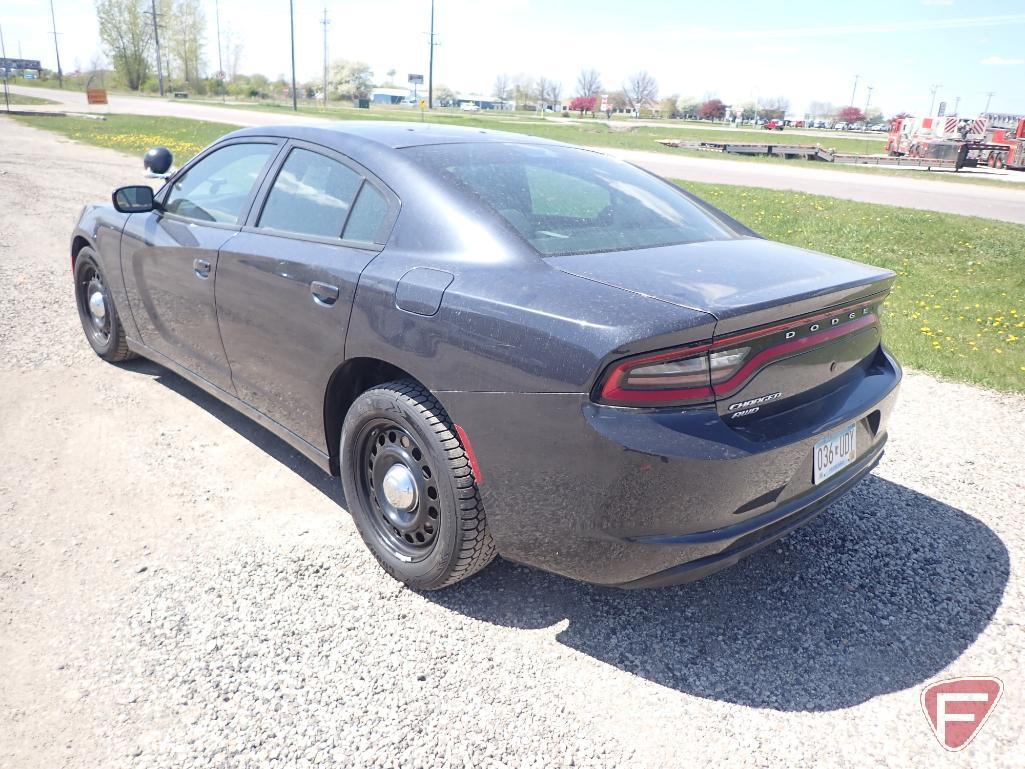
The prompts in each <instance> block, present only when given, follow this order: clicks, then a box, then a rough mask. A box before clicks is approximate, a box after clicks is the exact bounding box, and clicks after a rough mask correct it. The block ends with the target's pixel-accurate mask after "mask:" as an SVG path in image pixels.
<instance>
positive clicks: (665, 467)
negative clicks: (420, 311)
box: [440, 350, 901, 588]
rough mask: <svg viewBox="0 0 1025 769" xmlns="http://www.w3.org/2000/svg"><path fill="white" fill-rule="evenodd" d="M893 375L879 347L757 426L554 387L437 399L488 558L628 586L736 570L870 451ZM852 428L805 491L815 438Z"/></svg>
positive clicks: (836, 491) (839, 490)
mask: <svg viewBox="0 0 1025 769" xmlns="http://www.w3.org/2000/svg"><path fill="white" fill-rule="evenodd" d="M900 377H901V372H900V368H899V366H898V365H897V364H896V362H895V361H893V359H892V358H891V357H890V356H889V355H888V354H886V353H885V352H884V351H882V350H880V351H879V353H878V355H877V356H876V360H875V361H874V362H873V363H872V365H871V366H870V367H868V368H867V371H866V373H865V375H864V376H859V377H855V378H852V379H851V380H850V381H849V382H847V383H846V384H845V385H844V386H842V387H839V388H838V389H836V390H835V391H832V392H830V393H828V394H826V395H824V396H822V397H821V398H820V400H819V401H816V402H813V403H810V404H807V405H806V406H805V407H803V410H802V412H801V414H800V415H797V416H795V415H794V414H790V415H787V414H784V415H780V416H779V417H778V418H773V419H771V420H765V421H764V424H763V425H762V428H761V429H760V430H754V429H743V430H740V429H735V428H732V427H730V426H729V425H728V424H727V423H726V421H725V420H724V419H723V418H722V417H720V415H719V414H718V413H716V411H715V409H714V408H712V407H709V408H701V409H687V410H677V411H672V410H644V409H629V408H617V407H608V406H600V405H597V404H595V403H593V402H591V401H590V400H589V399H588V397H587V396H586V395H578V394H558V393H552V394H521V393H441V394H440V396H441V399H442V402H443V403H444V404H445V406H446V408H447V409H448V411H449V414H450V416H451V417H452V419H453V420H454V421H455V422H456V423H457V424H459V425H460V426H461V427H462V428H463V429H464V430H465V432H466V434H467V435H468V436H469V438H470V441H471V442H472V446H473V449H474V452H475V454H476V457H477V461H478V464H479V469H480V472H481V475H482V476H483V483H482V484H481V493H482V496H483V500H484V506H485V510H486V511H487V516H488V526H489V529H490V530H491V533H492V535H493V537H494V539H495V543H496V545H497V547H498V551H499V553H501V554H502V555H503V556H504V557H506V558H508V559H510V560H514V561H518V562H521V563H526V564H529V565H532V566H536V567H538V568H542V569H546V570H548V571H553V572H556V573H559V574H563V575H565V576H568V577H571V578H574V579H580V580H584V581H587V582H593V583H598V584H604V585H615V586H622V587H630V588H634V587H655V586H659V585H668V584H673V583H676V582H685V581H688V580H693V579H698V578H700V577H703V576H705V575H707V574H710V573H712V572H714V571H717V570H719V569H721V568H724V567H726V566H729V565H731V564H733V563H736V562H737V561H738V560H740V559H741V558H743V557H744V556H746V555H748V554H750V553H752V552H754V551H755V550H757V549H759V548H761V547H764V546H765V545H767V544H769V543H770V542H772V541H774V540H775V539H778V538H779V537H781V536H784V535H785V534H787V533H788V532H790V531H792V530H793V529H795V528H797V527H798V526H800V525H802V524H804V523H806V522H808V521H809V520H811V519H812V518H813V517H814V516H815V515H816V514H817V513H819V512H821V511H822V510H823V509H824V508H825V507H827V506H828V505H829V504H830V503H832V502H833V501H835V500H836V499H837V498H838V497H839V496H841V495H843V494H844V493H845V492H847V491H848V490H849V489H850V488H851V487H853V486H854V485H855V484H856V483H857V482H858V481H859V480H860V479H861V478H862V477H864V475H866V474H867V473H868V472H869V471H871V469H872V468H873V467H874V466H875V464H876V463H877V462H878V461H879V458H880V457H881V455H882V451H883V445H884V444H885V442H886V437H887V434H886V424H887V421H888V417H889V414H890V412H891V410H892V408H893V405H894V402H895V400H896V397H897V390H898V385H899V382H900ZM798 416H799V418H798ZM852 422H853V423H855V424H856V425H857V447H858V457H857V459H856V460H855V461H854V462H853V463H852V464H851V465H850V466H848V467H847V468H845V469H844V470H843V471H842V472H841V473H839V474H838V475H836V476H834V477H833V478H830V479H828V480H827V481H825V482H823V483H820V484H819V485H817V486H816V485H813V484H812V469H811V468H812V453H813V447H814V445H815V443H816V442H817V441H818V440H819V439H820V438H821V437H822V436H823V435H824V434H826V433H829V432H832V431H834V430H837V429H839V428H841V427H843V426H845V425H848V424H850V423H852Z"/></svg>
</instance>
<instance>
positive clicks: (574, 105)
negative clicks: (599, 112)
mask: <svg viewBox="0 0 1025 769" xmlns="http://www.w3.org/2000/svg"><path fill="white" fill-rule="evenodd" d="M597 101H598V100H597V99H596V98H595V97H594V96H574V97H573V100H572V101H570V103H569V108H570V109H571V110H573V111H574V112H579V113H580V117H583V116H584V113H585V112H590V113H591V115H592V117H593V116H594V105H595V103H596V102H597Z"/></svg>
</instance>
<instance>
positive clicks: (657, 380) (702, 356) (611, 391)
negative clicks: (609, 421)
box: [601, 344, 750, 406]
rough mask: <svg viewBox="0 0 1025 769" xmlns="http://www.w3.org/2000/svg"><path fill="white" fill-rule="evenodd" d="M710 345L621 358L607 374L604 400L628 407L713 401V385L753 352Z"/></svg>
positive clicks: (741, 348) (603, 392)
mask: <svg viewBox="0 0 1025 769" xmlns="http://www.w3.org/2000/svg"><path fill="white" fill-rule="evenodd" d="M711 347H712V346H711V345H710V344H704V345H695V346H691V347H684V348H681V349H679V350H671V351H669V352H662V353H657V354H655V355H643V356H639V357H636V358H629V359H627V360H625V361H622V362H621V363H618V364H616V365H615V366H614V367H613V368H612V370H611V371H609V373H608V375H607V376H606V377H605V381H604V382H603V384H602V387H601V400H602V401H603V402H605V403H610V404H613V405H629V406H649V405H650V406H669V405H675V404H679V405H693V404H698V403H710V402H711V401H712V400H713V397H714V392H713V390H712V387H713V385H715V384H716V383H718V382H722V381H725V380H726V379H729V378H730V376H732V375H733V374H734V373H735V372H736V371H737V370H738V369H739V368H740V367H741V366H742V365H743V363H744V360H745V359H746V358H747V354H748V353H749V352H750V348H749V347H739V348H734V349H732V350H722V351H716V352H709V351H710V350H711Z"/></svg>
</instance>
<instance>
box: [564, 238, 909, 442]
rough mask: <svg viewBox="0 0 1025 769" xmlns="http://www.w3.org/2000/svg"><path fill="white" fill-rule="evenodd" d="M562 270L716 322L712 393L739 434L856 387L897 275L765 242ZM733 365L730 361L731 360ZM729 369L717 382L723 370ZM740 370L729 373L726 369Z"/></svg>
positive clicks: (647, 253) (618, 257) (568, 265)
mask: <svg viewBox="0 0 1025 769" xmlns="http://www.w3.org/2000/svg"><path fill="white" fill-rule="evenodd" d="M547 261H548V262H549V264H551V265H552V266H553V267H556V268H557V269H560V270H563V271H565V272H568V273H571V274H573V275H577V276H578V277H582V278H586V279H588V280H594V281H598V282H600V283H604V284H607V285H612V286H618V287H619V288H622V289H625V290H628V291H633V292H635V293H637V294H641V295H643V296H648V297H651V298H653V299H657V300H660V301H664V302H669V303H672V304H677V305H680V306H682V307H687V308H690V309H694V310H700V311H703V312H707V313H710V314H711V315H713V316H714V317H715V318H716V325H715V331H714V336H713V338H712V340H711V355H712V361H713V365H712V369H713V370H712V375H711V376H712V390H713V392H714V397H715V401H716V404H717V408H718V410H719V412H720V414H721V415H722V416H723V418H724V419H726V420H727V421H728V422H729V423H730V424H731V425H738V426H739V425H741V424H745V423H746V422H748V421H750V420H753V419H761V418H763V417H765V416H769V415H772V414H775V413H779V412H781V411H784V410H786V409H789V408H794V407H795V405H798V404H800V403H801V402H802V401H808V400H809V399H810V398H811V397H812V396H814V395H817V393H816V392H815V391H824V390H829V389H830V387H839V386H840V385H841V384H842V383H843V382H846V381H847V380H850V379H852V378H855V377H857V376H858V375H859V374H858V371H859V370H860V369H864V370H867V366H868V362H869V361H870V359H872V358H873V357H874V355H875V353H876V351H877V350H878V348H879V342H880V334H881V327H880V322H879V315H880V313H879V310H880V306H881V304H882V302H883V300H884V299H885V298H886V295H887V293H888V292H889V290H890V287H891V286H892V284H893V280H894V275H893V273H892V272H890V271H889V270H884V269H880V268H877V267H872V266H870V265H864V264H859V263H856V262H851V261H848V260H846V259H840V258H838V257H833V256H828V255H826V254H820V253H817V252H814V251H808V250H805V249H799V248H794V247H791V246H786V245H783V244H781V243H774V242H772V241H767V240H762V239H760V238H740V239H735V240H726V241H709V242H703V243H693V244H687V245H681V246H667V247H662V248H656V249H646V250H644V251H636V252H610V253H605V254H586V255H573V256H562V257H553V258H549V259H548V260H547ZM731 356H732V357H731ZM717 360H719V361H722V362H723V364H724V365H723V367H722V368H721V369H720V370H719V371H718V372H717V371H716V361H717ZM731 360H736V361H739V363H737V364H736V365H735V366H733V367H728V366H726V365H725V364H726V363H727V362H728V361H731Z"/></svg>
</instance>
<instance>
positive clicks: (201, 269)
mask: <svg viewBox="0 0 1025 769" xmlns="http://www.w3.org/2000/svg"><path fill="white" fill-rule="evenodd" d="M192 271H193V272H195V273H196V277H197V278H202V279H203V280H206V279H207V278H209V277H210V262H209V261H207V260H206V259H193V260H192Z"/></svg>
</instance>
